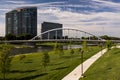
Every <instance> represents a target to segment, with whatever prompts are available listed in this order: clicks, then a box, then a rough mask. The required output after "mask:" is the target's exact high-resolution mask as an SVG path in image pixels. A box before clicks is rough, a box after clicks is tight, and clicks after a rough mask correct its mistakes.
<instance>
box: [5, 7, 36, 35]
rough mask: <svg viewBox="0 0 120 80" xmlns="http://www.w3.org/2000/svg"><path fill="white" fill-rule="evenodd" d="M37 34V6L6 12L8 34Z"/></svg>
mask: <svg viewBox="0 0 120 80" xmlns="http://www.w3.org/2000/svg"><path fill="white" fill-rule="evenodd" d="M9 33H11V34H15V35H17V36H18V35H21V34H30V35H32V36H33V37H34V36H36V35H37V8H36V7H23V8H17V9H15V10H13V11H10V12H8V13H6V34H9Z"/></svg>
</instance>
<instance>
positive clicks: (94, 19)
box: [0, 0, 120, 37]
mask: <svg viewBox="0 0 120 80" xmlns="http://www.w3.org/2000/svg"><path fill="white" fill-rule="evenodd" d="M24 6H36V7H37V8H38V24H37V25H38V34H39V33H40V27H41V23H43V22H44V21H47V22H55V23H61V24H63V27H65V28H74V29H79V30H83V31H86V32H90V33H92V34H95V35H97V36H101V35H109V36H115V37H120V0H0V36H4V35H5V13H7V12H9V11H11V10H13V9H15V8H18V7H24Z"/></svg>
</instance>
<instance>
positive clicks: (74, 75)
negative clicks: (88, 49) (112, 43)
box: [62, 49, 107, 80]
mask: <svg viewBox="0 0 120 80" xmlns="http://www.w3.org/2000/svg"><path fill="white" fill-rule="evenodd" d="M105 52H107V49H103V50H102V51H100V52H98V53H97V54H95V55H94V56H92V57H91V58H89V59H87V60H86V61H85V62H83V73H84V72H85V71H86V70H87V69H88V68H89V67H90V66H91V65H92V64H93V63H94V62H95V61H96V60H97V59H98V58H100V57H101V56H102V55H103V54H104V53H105ZM81 74H82V73H81V64H80V65H79V66H78V67H76V68H75V69H74V70H73V71H72V72H70V73H69V74H68V75H67V76H65V77H64V78H63V79H62V80H79V78H80V77H81Z"/></svg>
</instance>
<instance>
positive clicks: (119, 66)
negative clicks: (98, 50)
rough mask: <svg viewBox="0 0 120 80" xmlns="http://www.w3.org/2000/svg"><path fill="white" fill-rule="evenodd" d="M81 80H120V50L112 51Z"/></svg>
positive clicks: (97, 62) (98, 61)
mask: <svg viewBox="0 0 120 80" xmlns="http://www.w3.org/2000/svg"><path fill="white" fill-rule="evenodd" d="M84 75H85V77H84V78H83V79H80V80H120V49H112V50H110V51H109V52H107V53H106V54H104V55H103V56H102V57H101V58H100V59H99V60H97V61H96V62H95V63H94V64H93V65H92V66H91V67H90V68H89V69H88V71H87V72H86V73H85V74H84Z"/></svg>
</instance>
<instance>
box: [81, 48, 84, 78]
mask: <svg viewBox="0 0 120 80" xmlns="http://www.w3.org/2000/svg"><path fill="white" fill-rule="evenodd" d="M83 53H84V51H83V50H81V77H83Z"/></svg>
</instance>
